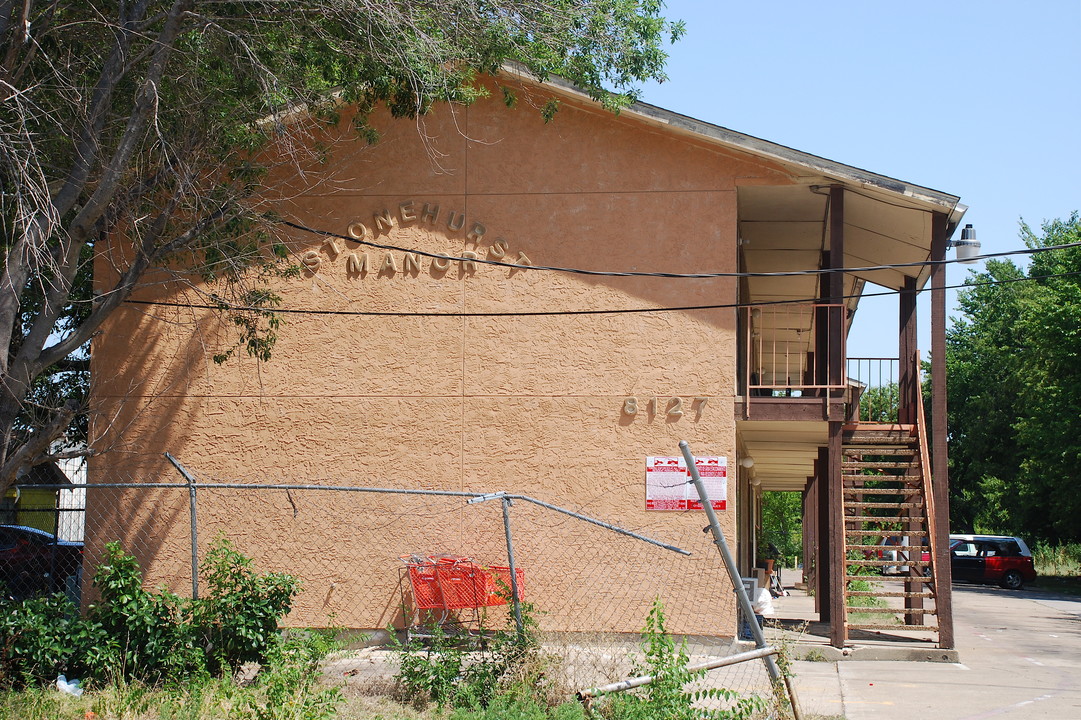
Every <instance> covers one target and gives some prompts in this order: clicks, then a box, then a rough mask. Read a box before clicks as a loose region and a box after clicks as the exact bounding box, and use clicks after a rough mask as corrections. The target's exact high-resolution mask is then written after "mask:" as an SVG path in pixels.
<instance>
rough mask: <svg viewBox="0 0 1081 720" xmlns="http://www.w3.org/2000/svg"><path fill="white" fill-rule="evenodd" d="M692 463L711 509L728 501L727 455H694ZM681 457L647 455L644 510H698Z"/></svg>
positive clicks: (716, 508)
mask: <svg viewBox="0 0 1081 720" xmlns="http://www.w3.org/2000/svg"><path fill="white" fill-rule="evenodd" d="M694 464H695V466H696V467H697V468H698V475H699V476H700V477H701V478H702V484H703V485H705V487H706V494H707V495H708V496H709V503H710V505H712V506H713V509H714V510H724V509H725V508H726V507H727V504H728V503H727V501H728V458H727V457H723V456H722V457H696V458H695V459H694ZM701 509H702V503H701V502H699V500H698V491H697V490H695V489H694V483H692V482H691V474H690V473H689V472H687V463H686V462H685V461H684V460H683V457H682V456H680V457H652V456H651V457H647V458H646V510H701Z"/></svg>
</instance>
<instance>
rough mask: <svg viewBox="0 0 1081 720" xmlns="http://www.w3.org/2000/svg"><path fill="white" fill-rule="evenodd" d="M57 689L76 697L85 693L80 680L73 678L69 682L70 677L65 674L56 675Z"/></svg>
mask: <svg viewBox="0 0 1081 720" xmlns="http://www.w3.org/2000/svg"><path fill="white" fill-rule="evenodd" d="M56 689H57V690H59V691H60V692H62V693H67V694H68V695H74V696H75V697H79V696H80V695H82V694H83V689H82V688H81V687H79V681H78V680H72V681H71V682H68V679H67V678H66V677H65V676H63V675H57V676H56Z"/></svg>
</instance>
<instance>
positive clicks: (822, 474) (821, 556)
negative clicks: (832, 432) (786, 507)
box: [815, 446, 834, 623]
mask: <svg viewBox="0 0 1081 720" xmlns="http://www.w3.org/2000/svg"><path fill="white" fill-rule="evenodd" d="M829 454H830V451H829V447H828V446H827V447H823V448H819V449H818V459H817V460H815V476H816V478H815V487H816V489H817V490H818V492H817V493H816V495H817V498H816V500H817V504H818V527H817V531H818V562H817V564H816V565H815V572H816V573H817V574H818V586H817V587H816V588H815V609H816V610H818V619H819V620H821V621H822V622H827V623H828V622H830V610H831V605H830V596H831V595H832V593H833V589H834V588H833V583H832V582H831V577H832V575H831V573H830V570H831V568H830V534H829V528H830V525H831V524H832V523H830V504H829V483H828V482H827V477H828V472H829Z"/></svg>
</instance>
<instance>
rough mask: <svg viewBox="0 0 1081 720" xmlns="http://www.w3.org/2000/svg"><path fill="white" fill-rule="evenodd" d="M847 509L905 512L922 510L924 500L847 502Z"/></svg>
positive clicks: (845, 504) (845, 503)
mask: <svg viewBox="0 0 1081 720" xmlns="http://www.w3.org/2000/svg"><path fill="white" fill-rule="evenodd" d="M844 506H845V509H846V510H848V509H849V508H851V509H853V510H855V509H856V508H883V509H887V508H888V509H893V510H903V509H905V508H921V507H923V500H922V499H921V500H920V501H919V502H915V501H912V502H884V501H877V500H845V502H844Z"/></svg>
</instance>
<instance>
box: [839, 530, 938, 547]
mask: <svg viewBox="0 0 1081 720" xmlns="http://www.w3.org/2000/svg"><path fill="white" fill-rule="evenodd" d="M898 534H899V535H902V534H904V533H898ZM845 550H913V551H914V550H928V551H930V549H929V548H928V547H927V546H926V545H848V544H847V543H846V544H845Z"/></svg>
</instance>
